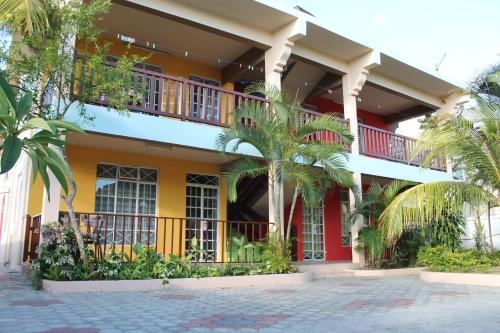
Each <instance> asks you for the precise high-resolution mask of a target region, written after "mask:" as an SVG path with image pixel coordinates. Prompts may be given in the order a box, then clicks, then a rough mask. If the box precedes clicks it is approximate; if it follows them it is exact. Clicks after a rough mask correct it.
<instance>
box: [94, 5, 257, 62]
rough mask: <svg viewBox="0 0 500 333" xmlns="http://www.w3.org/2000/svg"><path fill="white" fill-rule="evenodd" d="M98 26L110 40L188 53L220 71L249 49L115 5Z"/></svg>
mask: <svg viewBox="0 0 500 333" xmlns="http://www.w3.org/2000/svg"><path fill="white" fill-rule="evenodd" d="M201 2H203V1H201ZM97 25H98V26H100V27H101V28H104V29H106V30H107V32H106V35H108V36H110V37H112V38H114V37H115V36H117V34H123V35H126V36H130V37H133V38H135V39H136V40H137V41H141V42H146V41H149V42H154V43H156V44H157V45H158V49H162V46H164V47H165V50H166V51H167V52H168V53H170V54H174V55H177V56H184V54H185V51H188V57H189V58H190V59H192V60H194V61H196V62H199V63H204V64H208V65H211V66H214V67H219V68H222V67H224V66H226V65H227V63H224V60H233V59H235V58H237V57H238V56H240V55H241V54H242V53H244V52H245V51H247V50H248V49H249V48H250V46H249V45H246V44H244V43H242V42H239V41H236V40H234V39H230V38H227V37H224V36H221V35H217V34H214V33H211V32H208V31H204V30H201V29H197V28H194V27H191V26H188V25H185V24H182V23H178V22H176V21H172V20H169V19H167V18H163V17H161V16H157V15H154V14H151V13H147V12H145V11H139V10H136V9H133V8H130V7H127V6H123V5H119V4H116V3H113V5H112V7H111V10H110V11H109V13H108V14H107V15H106V16H105V17H104V20H103V21H98V22H97ZM218 59H221V62H220V63H219V61H218Z"/></svg>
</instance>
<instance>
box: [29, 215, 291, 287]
mask: <svg viewBox="0 0 500 333" xmlns="http://www.w3.org/2000/svg"><path fill="white" fill-rule="evenodd" d="M42 233H43V240H44V241H43V243H42V244H41V246H40V253H39V256H38V259H37V260H35V261H34V262H33V264H32V270H31V275H32V277H33V279H32V280H33V283H34V285H35V286H36V287H40V286H41V279H50V280H56V281H62V280H91V279H97V280H98V279H104V280H138V279H163V280H164V281H165V283H167V281H168V279H175V278H188V277H192V278H203V277H215V276H237V275H259V274H281V273H290V272H295V271H296V268H295V267H294V266H293V265H292V264H291V256H290V251H289V250H285V251H283V250H282V247H281V244H280V242H279V238H278V237H277V234H272V235H270V237H269V240H268V242H266V243H263V244H262V245H260V246H261V247H262V248H263V250H262V258H261V259H262V262H260V263H250V264H238V265H229V264H224V265H220V266H217V265H209V264H202V263H201V262H200V260H202V259H203V258H206V256H207V253H206V251H205V250H203V249H201V248H200V246H199V243H198V242H197V241H196V239H193V240H192V241H191V242H192V243H191V248H190V251H189V253H187V254H186V256H185V257H182V258H181V257H178V256H176V255H170V256H169V258H168V259H166V258H164V257H163V256H162V255H160V254H159V253H157V252H156V251H155V250H154V249H149V248H147V247H143V246H142V245H140V244H134V245H133V247H132V251H133V254H134V255H133V257H132V258H131V257H130V256H129V255H127V254H126V253H123V252H119V253H115V252H109V253H107V254H106V255H105V256H104V258H103V259H102V260H99V261H97V260H95V257H94V256H93V255H92V253H91V252H89V254H90V255H91V258H92V259H93V260H92V261H91V265H90V266H89V267H83V264H82V261H81V259H80V254H79V252H78V246H77V244H76V241H75V236H74V233H73V231H72V230H71V227H69V226H68V225H62V224H60V223H51V224H48V225H46V226H43V229H42ZM242 245H243V243H242ZM244 246H246V244H244V245H243V246H242V248H244ZM288 248H289V247H288V245H286V246H285V249H288Z"/></svg>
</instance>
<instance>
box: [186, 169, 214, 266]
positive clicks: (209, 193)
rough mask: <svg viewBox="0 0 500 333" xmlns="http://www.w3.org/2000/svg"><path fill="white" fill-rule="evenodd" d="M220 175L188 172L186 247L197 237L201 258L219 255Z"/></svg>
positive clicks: (205, 258)
mask: <svg viewBox="0 0 500 333" xmlns="http://www.w3.org/2000/svg"><path fill="white" fill-rule="evenodd" d="M218 199H219V189H218V177H215V176H208V175H198V174H188V176H187V186H186V231H185V239H186V243H185V246H186V249H187V250H188V249H190V248H191V242H192V239H193V238H196V240H197V242H198V244H199V246H200V249H201V250H202V252H203V253H201V254H200V257H199V258H198V259H199V260H204V261H209V260H214V259H216V255H217V218H218V214H219V200H218Z"/></svg>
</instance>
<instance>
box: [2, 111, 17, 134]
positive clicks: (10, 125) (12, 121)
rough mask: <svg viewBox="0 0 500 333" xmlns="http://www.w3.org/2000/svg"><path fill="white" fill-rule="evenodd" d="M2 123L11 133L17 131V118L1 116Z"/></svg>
mask: <svg viewBox="0 0 500 333" xmlns="http://www.w3.org/2000/svg"><path fill="white" fill-rule="evenodd" d="M0 123H1V124H3V125H4V126H5V128H6V129H7V131H9V132H10V133H12V132H14V131H15V126H16V118H14V116H10V115H0Z"/></svg>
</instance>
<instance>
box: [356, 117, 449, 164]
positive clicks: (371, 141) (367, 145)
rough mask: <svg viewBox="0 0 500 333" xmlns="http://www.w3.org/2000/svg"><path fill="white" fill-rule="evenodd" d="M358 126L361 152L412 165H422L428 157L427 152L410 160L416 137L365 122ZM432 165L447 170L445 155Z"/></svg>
mask: <svg viewBox="0 0 500 333" xmlns="http://www.w3.org/2000/svg"><path fill="white" fill-rule="evenodd" d="M358 127H359V152H360V154H363V155H367V156H372V157H378V158H383V159H386V160H389V161H395V162H401V163H408V164H411V165H417V166H421V165H422V163H423V161H424V159H425V157H426V153H425V152H424V153H420V154H418V155H417V156H415V158H413V159H412V160H410V156H411V152H412V150H413V149H414V148H415V145H416V140H415V139H413V138H410V137H407V136H404V135H399V134H396V133H391V132H388V131H384V130H381V129H379V128H375V127H371V126H368V125H364V124H359V125H358ZM430 167H431V169H436V170H443V171H445V170H446V159H445V158H444V157H440V158H438V159H435V160H434V161H433V162H432V165H431V166H430Z"/></svg>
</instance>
